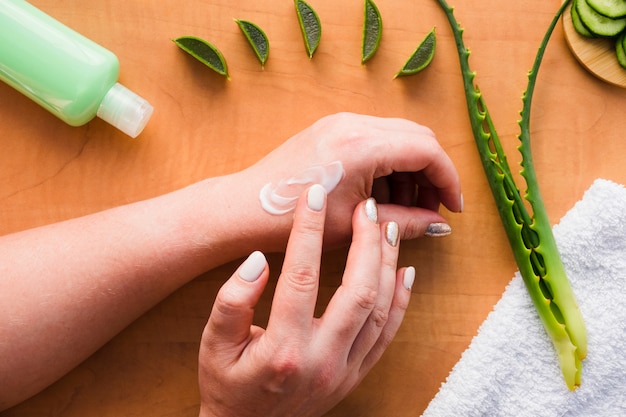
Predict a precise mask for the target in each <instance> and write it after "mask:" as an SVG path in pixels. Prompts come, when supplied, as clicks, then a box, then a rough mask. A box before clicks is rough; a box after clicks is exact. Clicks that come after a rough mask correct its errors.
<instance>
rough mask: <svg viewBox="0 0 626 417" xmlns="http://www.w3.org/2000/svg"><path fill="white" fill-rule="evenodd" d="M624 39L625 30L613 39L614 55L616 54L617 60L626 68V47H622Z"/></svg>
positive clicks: (625, 38)
mask: <svg viewBox="0 0 626 417" xmlns="http://www.w3.org/2000/svg"><path fill="white" fill-rule="evenodd" d="M625 41H626V32H623V33H622V34H621V35H619V36H618V37H617V39H616V40H615V55H616V56H617V62H619V64H620V65H621V66H622V68H626V49H624V42H625Z"/></svg>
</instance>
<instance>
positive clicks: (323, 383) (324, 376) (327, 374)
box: [311, 361, 338, 392]
mask: <svg viewBox="0 0 626 417" xmlns="http://www.w3.org/2000/svg"><path fill="white" fill-rule="evenodd" d="M337 372H338V370H337V367H336V366H335V365H334V364H333V363H332V362H330V361H325V362H324V363H322V364H319V366H318V367H317V368H316V373H315V375H314V377H313V378H312V381H311V385H312V389H313V391H322V392H325V391H329V390H331V389H333V388H334V385H335V382H336V381H337V379H338V378H337Z"/></svg>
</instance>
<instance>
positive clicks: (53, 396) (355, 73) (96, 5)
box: [0, 0, 626, 417]
mask: <svg viewBox="0 0 626 417" xmlns="http://www.w3.org/2000/svg"><path fill="white" fill-rule="evenodd" d="M32 3H34V4H35V5H36V6H38V7H40V8H41V9H43V10H44V11H46V12H47V13H49V14H50V15H52V16H54V17H56V18H57V19H59V20H61V21H62V22H64V23H66V24H68V25H69V26H71V27H73V28H75V29H76V30H78V31H79V32H81V33H83V34H85V35H86V36H87V37H89V38H91V39H93V40H95V41H97V42H98V43H100V44H102V45H104V46H105V47H107V48H108V49H110V50H112V51H114V52H115V53H116V54H117V55H118V57H119V59H120V61H121V68H122V69H121V78H120V80H121V82H122V83H124V84H125V85H126V86H128V87H129V88H131V89H132V90H134V91H136V92H138V93H139V94H140V95H142V96H143V97H145V98H146V99H148V100H149V101H150V102H151V103H152V104H153V105H154V107H155V113H154V115H153V118H152V120H151V121H150V123H149V124H148V126H147V128H146V129H145V131H144V132H143V134H142V135H141V136H139V138H138V139H135V140H133V139H129V138H128V137H125V136H124V135H123V134H121V133H119V132H117V131H116V130H115V129H114V128H112V127H110V126H108V125H106V123H104V122H102V121H99V120H95V121H93V122H91V123H89V124H88V125H86V126H84V127H80V128H72V127H69V126H66V125H65V124H63V123H62V122H60V121H59V120H57V119H56V118H54V117H53V116H51V115H50V114H48V113H47V112H45V111H43V110H42V109H40V108H39V107H38V106H36V105H35V104H33V103H32V102H30V101H29V100H27V99H26V98H24V97H23V96H21V95H20V94H19V93H17V92H15V91H14V90H12V89H11V88H9V87H8V86H6V85H4V84H2V85H0V126H1V134H0V148H1V149H2V151H1V152H0V167H1V168H0V216H1V217H0V233H2V234H7V233H11V232H14V231H18V230H22V229H26V228H30V227H34V226H38V225H43V224H46V223H51V222H56V221H59V220H62V219H67V218H72V217H77V216H80V215H84V214H87V213H91V212H95V211H99V210H103V209H106V208H109V207H113V206H116V205H120V204H124V203H128V202H132V201H137V200H141V199H145V198H148V197H152V196H155V195H159V194H162V193H165V192H167V191H170V190H173V189H176V188H179V187H182V186H185V185H187V184H190V183H192V182H194V181H197V180H200V179H202V178H205V177H211V176H216V175H221V174H226V173H230V172H233V171H236V170H240V169H242V168H244V167H246V166H248V165H250V164H252V163H253V162H255V161H257V160H258V159H259V158H261V157H262V156H264V155H265V154H266V153H268V152H269V151H270V150H272V149H273V148H275V147H277V146H278V145H280V144H281V143H282V142H283V141H285V140H286V139H287V138H288V137H290V136H291V135H293V134H295V133H296V132H298V131H300V130H302V129H303V128H305V127H307V126H309V125H310V124H311V123H313V122H314V121H315V120H317V119H318V118H320V117H322V116H324V115H327V114H330V113H335V112H340V111H350V112H357V113H367V114H372V115H378V116H394V117H405V118H408V119H412V120H414V121H417V122H419V123H422V124H425V125H428V126H429V127H431V128H432V129H433V130H434V131H435V133H436V134H437V136H438V138H439V140H440V141H441V143H442V145H443V147H444V148H445V149H446V151H447V152H448V153H449V154H450V156H451V157H452V159H453V160H454V162H455V164H456V166H457V167H458V170H459V172H460V176H461V181H462V187H463V192H464V197H465V212H464V213H462V214H451V213H445V215H446V216H447V218H448V219H449V221H450V224H451V226H452V228H453V234H452V235H451V236H449V237H447V238H443V239H438V240H437V239H435V240H433V239H427V238H423V239H418V240H416V241H411V242H404V243H403V244H402V251H401V259H400V262H401V264H403V265H407V264H412V265H415V266H416V267H417V279H416V283H415V286H414V288H413V298H412V300H411V305H410V307H409V310H408V312H407V315H406V318H405V321H404V322H403V325H402V327H401V329H400V331H399V334H398V335H397V337H396V339H395V340H394V342H393V344H392V345H391V346H390V348H389V349H388V351H387V352H386V354H385V355H384V357H383V358H382V360H381V361H380V363H379V364H378V365H377V366H376V367H375V368H374V369H373V371H372V372H371V373H370V374H369V375H368V377H367V378H366V379H365V380H364V381H363V383H362V384H361V385H360V386H359V388H358V389H357V390H356V391H354V392H353V393H352V394H351V395H350V396H349V397H348V398H347V399H345V400H344V401H343V402H342V403H341V404H339V405H338V406H337V407H336V409H334V410H333V411H331V412H330V413H329V414H328V415H329V416H377V417H378V416H418V415H420V414H421V412H422V411H423V410H424V409H425V407H426V406H427V405H428V402H429V401H430V400H431V398H432V397H433V396H434V395H435V394H436V393H437V390H438V389H439V386H440V384H441V383H442V382H443V381H444V380H445V378H446V376H447V375H448V373H449V372H450V370H451V369H452V367H453V366H454V364H455V363H456V362H457V361H458V359H459V358H460V356H461V354H462V352H463V351H464V350H465V349H466V348H467V347H468V345H469V343H470V341H471V339H472V337H473V336H474V335H475V334H476V332H477V330H478V327H479V326H480V324H481V323H482V321H483V320H484V319H485V318H486V316H487V314H488V313H489V312H490V311H491V309H492V307H493V305H494V304H495V303H496V302H497V301H498V299H499V298H500V296H501V294H502V292H503V290H504V288H505V286H506V285H507V283H508V282H509V281H510V279H511V278H512V276H513V274H514V272H515V270H516V266H515V262H514V260H513V257H512V255H511V252H510V249H509V247H508V243H507V240H506V237H505V235H504V232H503V229H502V227H501V225H500V221H499V218H498V217H497V213H496V211H495V206H494V204H493V201H492V197H491V194H490V191H489V189H488V185H487V182H486V180H485V177H484V175H483V172H482V168H481V166H480V162H479V159H478V157H477V152H476V149H475V145H474V140H473V137H472V134H471V131H470V126H469V122H468V117H467V113H466V108H465V99H464V96H463V91H462V86H461V78H460V72H459V67H458V59H457V55H456V50H455V47H454V42H453V39H452V37H451V32H450V30H449V27H448V24H447V21H446V20H445V16H444V14H443V12H442V11H441V10H440V8H439V6H438V5H437V3H436V2H435V1H434V0H419V1H398V0H377V4H378V6H379V8H380V11H381V13H382V16H383V21H384V34H383V40H382V43H381V45H380V49H379V51H378V53H377V55H376V56H375V57H374V58H373V60H372V61H370V62H369V63H368V64H366V65H365V66H362V65H361V63H360V46H361V30H362V19H363V2H362V1H361V0H358V1H357V0H348V1H336V0H311V1H310V4H311V5H312V6H313V7H314V8H315V9H316V10H317V12H318V14H319V16H320V18H321V21H322V26H323V35H322V41H321V44H320V47H319V49H318V51H317V53H316V54H315V56H314V57H313V59H312V60H309V58H308V56H307V55H306V53H305V51H304V47H303V42H302V37H301V33H300V29H299V27H298V21H297V19H296V15H295V12H294V5H293V2H292V1H287V0H284V1H258V0H257V1H254V0H237V1H232V0H211V1H199V0H189V1H184V2H181V1H178V0H176V1H174V0H159V1H147V0H105V1H103V0H99V1H95V0H64V1H56V0H33V1H32ZM451 4H452V5H454V6H456V7H455V10H456V16H457V18H458V20H459V21H460V22H461V23H462V25H463V26H464V27H465V41H466V44H467V45H468V46H469V47H470V48H471V50H472V55H471V60H470V63H471V65H472V66H473V67H474V69H475V70H476V71H477V78H476V81H477V83H478V84H479V85H480V88H481V90H482V92H483V94H484V96H485V97H486V100H487V103H488V105H489V107H490V110H491V113H492V116H493V119H494V122H495V124H496V127H497V129H498V132H499V134H500V136H501V139H502V140H503V141H504V142H506V148H507V150H508V152H509V161H510V162H511V163H512V165H515V164H516V163H517V162H518V161H519V158H518V155H517V153H516V152H515V148H516V146H517V139H516V135H517V133H518V125H517V120H518V118H519V114H518V112H519V110H520V109H521V100H520V97H521V94H522V91H523V90H524V89H525V88H526V81H527V77H526V74H527V71H528V69H530V67H531V65H532V62H533V60H534V56H535V52H536V50H537V48H538V46H539V43H540V41H541V39H542V37H543V35H544V32H545V30H546V28H547V26H548V24H549V22H550V21H551V19H552V17H553V15H554V13H555V12H556V10H557V8H558V6H559V2H558V1H556V0H550V1H541V0H522V1H511V0H483V1H481V2H470V1H461V0H456V1H452V2H451ZM233 18H239V19H247V20H250V21H253V22H255V23H257V24H258V25H259V26H261V27H262V28H263V29H264V30H265V32H266V33H267V34H268V36H269V38H270V43H271V52H270V58H269V61H268V63H267V64H266V66H265V69H264V70H261V68H260V65H259V63H258V62H257V61H256V58H255V57H254V56H253V55H252V52H251V49H250V47H249V46H248V45H247V43H246V41H245V39H244V38H243V36H242V34H241V33H240V31H239V28H238V27H237V26H236V24H235V23H234V22H233ZM433 26H436V28H437V29H436V30H437V36H438V43H437V53H436V56H435V59H434V61H433V62H432V64H431V66H430V67H429V68H427V69H426V70H425V71H424V72H423V73H420V74H418V75H416V76H413V77H409V78H405V79H395V80H394V79H393V76H394V74H395V72H396V71H397V70H398V69H399V68H400V67H401V66H402V64H403V63H404V61H405V60H406V59H407V58H408V56H409V55H410V54H411V53H412V52H413V50H414V48H415V47H416V46H417V44H418V43H419V41H420V40H421V39H422V38H423V37H424V36H425V34H426V33H427V32H428V31H430V29H431V28H432V27H433ZM182 35H195V36H199V37H202V38H205V39H207V40H209V41H210V42H212V43H213V44H215V45H216V46H218V48H219V49H220V50H221V51H222V53H223V54H224V55H225V57H226V59H227V61H228V64H229V68H230V71H231V79H230V80H229V81H226V80H225V79H223V78H222V77H220V76H219V75H217V74H214V73H212V72H211V71H210V70H209V69H207V68H206V67H204V66H202V65H201V64H200V63H198V62H197V61H195V60H193V59H191V58H190V57H189V56H187V55H186V54H184V53H182V52H181V51H180V50H179V49H178V48H177V47H176V46H175V45H174V43H172V41H171V39H173V38H176V37H178V36H182ZM625 110H626V91H625V90H623V89H620V88H618V87H614V86H611V85H609V84H606V83H604V82H602V81H599V80H598V79H596V78H594V77H593V76H591V75H590V74H589V73H587V72H586V71H585V70H584V69H583V68H582V67H581V66H580V65H579V64H578V63H577V61H576V60H575V59H574V57H573V56H572V55H571V53H570V51H569V50H568V47H567V45H566V42H565V40H564V37H563V30H562V27H561V26H560V25H559V26H558V27H557V29H556V31H555V33H554V35H553V38H552V41H551V43H550V46H549V48H548V50H547V52H546V56H545V59H544V63H543V66H542V68H541V71H540V76H539V81H538V85H537V88H536V92H535V98H534V102H533V112H532V122H531V131H532V140H533V142H532V143H533V154H534V158H535V164H536V168H537V170H538V176H539V180H540V184H541V187H542V190H543V194H544V198H545V202H546V205H547V210H548V213H549V215H550V218H551V219H552V222H553V223H556V222H558V221H559V219H560V218H561V217H562V216H563V215H564V214H565V213H566V212H567V210H569V209H570V208H571V207H572V206H573V204H574V203H575V202H576V201H577V200H579V199H580V198H581V197H582V195H583V192H584V191H585V190H586V189H587V188H588V187H589V186H590V185H591V183H592V182H593V181H594V179H596V178H599V177H602V178H606V179H611V180H614V181H617V182H620V183H626V169H624V156H626V140H624V136H625V134H624V132H626V117H624V112H625ZM344 255H345V251H344V250H338V251H335V252H331V253H327V254H326V255H325V257H324V261H323V270H324V276H323V278H322V288H321V294H320V309H322V308H323V306H324V304H325V303H326V302H327V300H328V299H329V297H330V296H331V295H332V292H333V290H334V288H335V287H336V286H337V284H338V282H339V279H340V277H341V272H342V267H343V264H344V259H345V258H344ZM280 261H281V257H280V255H273V256H270V262H271V264H272V265H274V266H273V269H274V270H277V268H278V265H280ZM59 262H62V260H59ZM235 266H236V264H235V263H233V264H229V265H225V266H223V267H221V268H218V269H216V270H213V271H210V272H207V273H206V274H205V275H203V276H201V277H198V278H197V279H196V280H194V281H192V282H191V283H190V284H188V285H187V286H185V287H183V288H181V289H180V290H179V291H177V292H176V293H174V294H172V295H171V296H170V297H169V298H167V299H166V300H164V301H163V302H162V303H161V304H159V305H157V306H156V307H155V308H154V309H153V310H151V311H150V312H148V313H147V314H146V315H145V316H143V317H142V318H141V319H139V320H137V321H136V322H134V323H133V324H132V325H130V326H129V327H128V328H127V329H126V330H124V331H123V332H122V333H121V334H119V335H118V336H117V337H115V338H114V339H113V340H111V341H110V343H108V344H107V345H106V346H104V347H103V348H102V349H101V350H99V351H98V352H97V353H95V354H94V355H93V356H92V357H91V358H89V359H88V360H87V361H85V362H84V363H83V364H82V365H80V366H79V367H78V368H77V369H75V370H74V371H72V372H71V373H69V374H68V375H67V376H66V377H64V378H63V379H62V380H60V381H59V382H58V383H56V384H54V385H53V386H51V387H50V388H48V389H47V390H45V391H44V392H42V393H41V394H39V395H37V396H35V397H34V398H32V399H30V400H28V401H26V402H24V403H23V404H21V405H19V406H17V407H15V408H13V409H11V410H8V411H6V412H4V413H2V414H1V415H2V416H3V417H8V416H33V415H37V416H44V415H49V416H60V415H63V416H92V415H97V416H121V415H123V416H145V415H150V416H192V415H196V414H197V410H198V392H197V386H196V369H197V365H196V360H197V349H198V342H199V338H200V333H201V331H202V327H203V326H204V323H205V320H206V318H207V316H208V313H209V311H210V308H211V304H212V301H213V298H214V296H215V293H216V291H217V289H218V288H219V287H220V285H221V284H222V283H223V281H224V280H225V279H226V278H227V277H228V276H230V274H231V273H232V271H233V270H234V268H235ZM269 292H270V291H268V294H267V296H266V297H264V299H263V301H262V303H261V306H260V308H259V314H258V321H259V323H263V321H264V320H265V319H266V316H267V311H268V309H269V302H270V295H269ZM3 342H6V341H3Z"/></svg>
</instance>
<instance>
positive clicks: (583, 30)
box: [570, 0, 596, 38]
mask: <svg viewBox="0 0 626 417" xmlns="http://www.w3.org/2000/svg"><path fill="white" fill-rule="evenodd" d="M579 1H585V0H573V4H572V7H570V14H571V16H572V25H573V26H574V29H576V32H578V33H579V34H580V35H583V36H586V37H588V38H595V37H596V35H594V34H593V33H591V31H590V30H589V29H587V26H585V24H584V23H583V22H582V21H581V20H580V16H579V15H578V9H577V7H576V3H578V2H579Z"/></svg>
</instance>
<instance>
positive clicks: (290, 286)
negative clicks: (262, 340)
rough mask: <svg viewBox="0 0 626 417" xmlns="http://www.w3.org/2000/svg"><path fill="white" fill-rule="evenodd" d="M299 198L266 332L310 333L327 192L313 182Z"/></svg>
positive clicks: (290, 335)
mask: <svg viewBox="0 0 626 417" xmlns="http://www.w3.org/2000/svg"><path fill="white" fill-rule="evenodd" d="M303 197H304V198H300V199H299V200H298V203H297V206H296V211H295V216H294V222H293V227H292V230H291V235H290V236H289V242H288V243H287V250H286V252H285V260H284V262H283V268H282V271H281V274H280V277H279V279H278V283H277V284H276V290H275V293H274V299H273V302H272V309H271V312H270V318H269V322H268V325H267V333H268V334H269V335H278V338H279V340H283V339H281V338H282V337H294V335H296V334H302V335H307V334H310V332H311V329H312V325H313V315H314V312H315V304H316V302H317V292H318V288H319V273H320V261H321V256H322V242H323V234H324V221H325V217H326V192H325V190H324V188H323V187H322V186H321V185H317V184H316V185H313V186H312V187H311V188H309V189H308V192H307V193H306V195H304V193H303Z"/></svg>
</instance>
